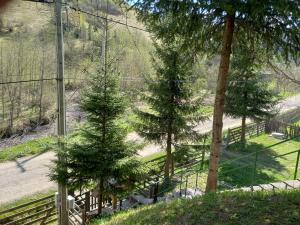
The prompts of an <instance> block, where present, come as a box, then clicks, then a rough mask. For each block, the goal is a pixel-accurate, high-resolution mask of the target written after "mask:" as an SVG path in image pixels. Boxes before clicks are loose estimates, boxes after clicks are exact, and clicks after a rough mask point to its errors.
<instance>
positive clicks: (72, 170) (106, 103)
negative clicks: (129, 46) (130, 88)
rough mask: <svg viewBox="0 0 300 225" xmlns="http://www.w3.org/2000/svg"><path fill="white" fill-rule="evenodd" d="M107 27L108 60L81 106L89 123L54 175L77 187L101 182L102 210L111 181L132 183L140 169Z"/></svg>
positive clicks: (91, 82)
mask: <svg viewBox="0 0 300 225" xmlns="http://www.w3.org/2000/svg"><path fill="white" fill-rule="evenodd" d="M107 31H108V24H107V23H106V32H105V40H104V49H103V50H104V57H103V59H104V60H103V61H104V62H103V64H102V65H101V66H99V67H98V69H97V71H96V73H95V74H94V75H92V76H91V77H90V79H89V80H88V83H87V85H86V88H85V89H84V90H83V91H82V93H81V102H80V106H81V109H82V111H83V112H84V113H85V114H86V119H87V123H86V124H85V126H84V127H83V128H82V129H81V135H80V138H79V140H77V141H75V142H73V143H70V144H66V147H65V149H64V152H62V153H61V154H62V155H63V157H64V158H65V159H66V160H65V162H56V167H55V168H54V172H53V174H52V179H54V180H59V181H60V182H61V183H65V184H67V185H68V186H71V187H73V188H79V187H80V188H81V187H91V186H92V187H93V186H94V185H95V184H97V190H98V214H101V211H102V202H103V194H104V193H105V191H109V190H108V189H109V188H108V187H109V183H110V181H113V183H118V182H119V183H124V182H125V181H126V182H127V183H128V181H129V180H130V179H133V178H134V177H136V176H138V175H139V173H140V172H139V170H138V169H139V162H138V160H136V159H135V158H134V156H135V154H136V148H135V147H136V146H135V145H134V143H132V142H127V141H126V140H125V139H126V137H127V133H128V129H127V128H126V127H125V126H124V124H122V122H121V118H122V116H123V113H124V111H125V109H126V101H125V98H124V96H123V95H122V93H121V92H120V90H119V89H120V85H119V79H118V77H119V73H118V72H117V71H116V69H115V67H116V66H115V65H116V60H115V59H114V58H113V57H110V56H109V54H108V49H107V46H108V44H107V43H108V37H107V36H108V35H107ZM66 171H67V172H66ZM126 182H125V183H126Z"/></svg>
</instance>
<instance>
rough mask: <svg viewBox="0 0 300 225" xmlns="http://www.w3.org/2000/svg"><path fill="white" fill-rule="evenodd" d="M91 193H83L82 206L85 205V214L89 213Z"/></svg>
mask: <svg viewBox="0 0 300 225" xmlns="http://www.w3.org/2000/svg"><path fill="white" fill-rule="evenodd" d="M90 199H91V193H90V191H87V192H85V201H84V204H85V207H84V208H85V211H86V212H89V211H90V206H91V201H90Z"/></svg>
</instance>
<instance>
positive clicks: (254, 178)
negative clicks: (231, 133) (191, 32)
mask: <svg viewBox="0 0 300 225" xmlns="http://www.w3.org/2000/svg"><path fill="white" fill-rule="evenodd" d="M296 150H300V140H299V139H294V140H284V141H283V140H278V139H275V138H273V137H269V136H268V135H267V134H263V135H260V136H258V137H255V138H251V139H250V140H249V141H248V143H247V145H246V147H245V148H244V149H243V148H242V147H241V145H239V144H233V145H231V146H229V148H228V149H227V150H224V151H223V153H222V158H221V159H222V160H221V163H220V169H219V172H220V174H219V176H220V180H223V181H225V182H226V183H229V184H231V185H233V186H237V187H240V186H250V185H251V184H262V183H269V182H275V181H282V180H289V179H293V176H294V171H295V165H296V159H297V152H295V153H292V154H289V155H286V156H283V157H279V156H280V155H282V154H286V153H289V152H293V151H296ZM255 152H258V153H257V161H256V170H255V172H254V168H255V159H256V153H255ZM298 177H300V173H298Z"/></svg>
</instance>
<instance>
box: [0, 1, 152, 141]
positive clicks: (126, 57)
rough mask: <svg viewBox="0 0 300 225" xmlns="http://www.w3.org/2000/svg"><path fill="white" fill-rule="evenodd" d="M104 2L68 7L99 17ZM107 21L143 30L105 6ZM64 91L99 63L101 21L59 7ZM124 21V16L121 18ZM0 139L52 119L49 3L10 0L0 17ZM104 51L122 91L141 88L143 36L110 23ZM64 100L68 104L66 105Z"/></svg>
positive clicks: (145, 57)
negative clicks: (115, 69)
mask: <svg viewBox="0 0 300 225" xmlns="http://www.w3.org/2000/svg"><path fill="white" fill-rule="evenodd" d="M104 2H105V3H106V1H91V2H89V3H88V4H87V2H86V1H79V3H77V2H76V4H75V3H74V4H73V3H72V2H70V3H69V4H70V6H72V5H74V7H76V8H78V9H82V10H89V12H91V11H92V12H93V13H94V14H95V15H99V16H104V15H105V13H104V12H105V11H106V4H104ZM107 9H108V17H109V18H113V19H114V20H118V21H123V22H126V21H128V23H130V24H134V25H136V26H137V27H142V25H141V24H138V23H137V22H136V20H135V16H134V15H133V14H132V13H131V14H130V15H127V14H126V15H125V13H124V12H123V11H122V10H121V9H120V8H119V7H117V6H116V5H115V4H113V3H112V2H108V6H107ZM63 16H64V22H63V23H64V35H65V77H66V81H65V82H66V89H67V90H74V91H75V90H76V89H78V88H80V87H81V86H82V85H84V82H85V78H86V77H87V76H89V74H91V73H93V71H94V70H95V68H96V67H97V65H99V63H101V56H102V54H103V50H102V39H103V31H102V23H103V21H102V20H101V18H98V17H95V16H89V15H86V14H85V13H83V12H79V11H75V10H73V9H71V8H70V7H69V6H66V7H64V14H63ZM126 18H128V19H127V20H126ZM0 25H1V33H0V58H1V60H0V67H1V69H0V79H1V101H0V102H1V111H0V121H1V130H0V136H1V137H9V136H11V135H12V134H14V133H16V132H23V130H24V129H25V130H26V129H31V128H32V127H34V126H35V125H37V124H41V125H43V124H45V123H49V122H50V120H53V119H54V117H55V101H56V80H55V77H56V55H55V54H56V46H55V19H54V10H53V5H51V4H36V3H32V2H24V1H15V2H13V3H12V4H10V5H9V7H8V8H7V9H6V10H5V13H3V14H1V23H0ZM109 48H110V52H112V54H113V56H112V57H115V58H116V59H117V60H118V70H119V72H120V73H121V76H122V79H121V84H120V85H121V87H122V89H123V90H127V91H134V90H135V89H136V87H139V88H140V87H142V85H141V83H142V82H143V76H144V75H146V74H149V73H150V71H151V60H150V52H151V48H152V44H151V40H150V37H149V35H148V34H146V33H145V32H143V31H138V30H136V29H132V28H129V27H126V26H124V25H123V26H122V25H119V24H115V23H111V25H110V31H109ZM20 81H21V82H20ZM68 103H69V102H67V104H68Z"/></svg>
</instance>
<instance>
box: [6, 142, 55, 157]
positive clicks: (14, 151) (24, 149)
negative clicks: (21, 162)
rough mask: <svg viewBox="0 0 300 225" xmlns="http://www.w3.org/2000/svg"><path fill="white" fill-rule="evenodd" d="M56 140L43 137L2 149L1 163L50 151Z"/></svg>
mask: <svg viewBox="0 0 300 225" xmlns="http://www.w3.org/2000/svg"><path fill="white" fill-rule="evenodd" d="M54 140H55V139H54V138H53V137H42V138H37V139H34V140H30V141H26V142H24V143H22V144H17V145H13V146H11V147H7V148H4V149H1V151H0V162H4V161H9V160H15V159H17V158H20V157H23V156H29V155H33V154H41V153H43V152H46V151H49V150H51V149H52V147H53V146H52V145H53V142H54Z"/></svg>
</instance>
